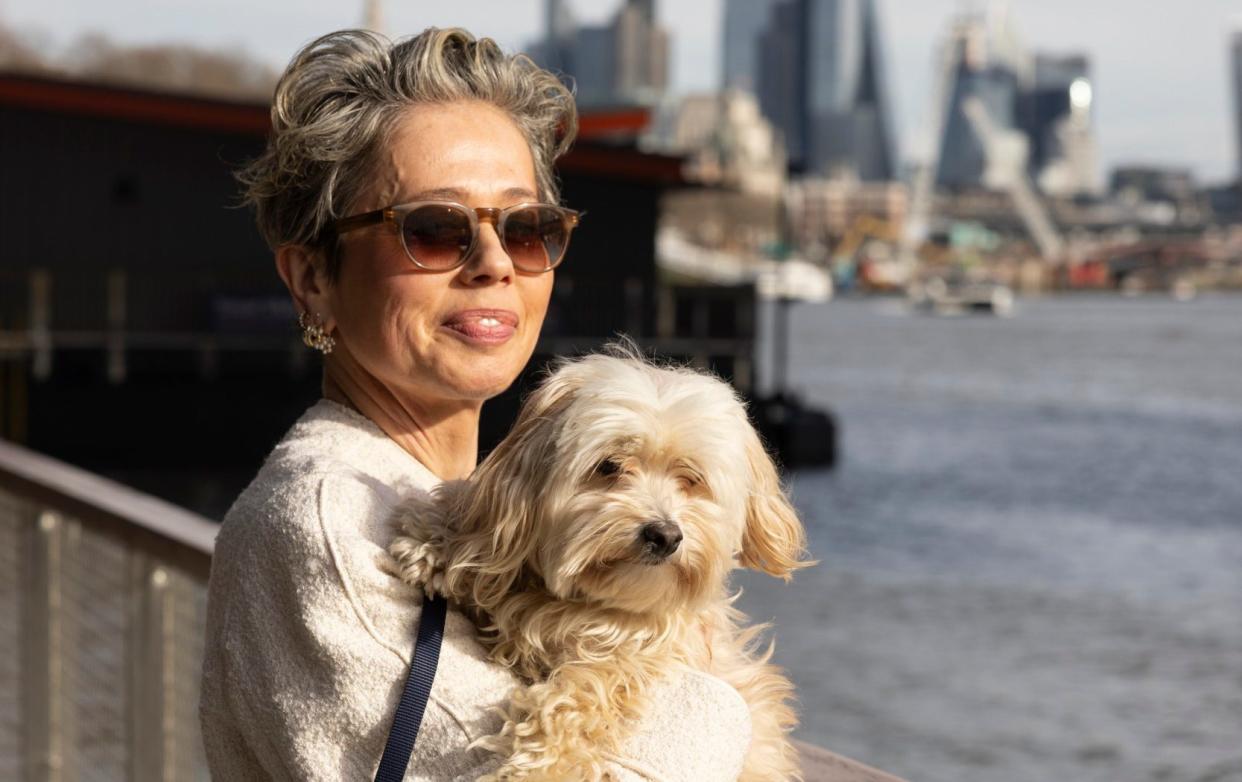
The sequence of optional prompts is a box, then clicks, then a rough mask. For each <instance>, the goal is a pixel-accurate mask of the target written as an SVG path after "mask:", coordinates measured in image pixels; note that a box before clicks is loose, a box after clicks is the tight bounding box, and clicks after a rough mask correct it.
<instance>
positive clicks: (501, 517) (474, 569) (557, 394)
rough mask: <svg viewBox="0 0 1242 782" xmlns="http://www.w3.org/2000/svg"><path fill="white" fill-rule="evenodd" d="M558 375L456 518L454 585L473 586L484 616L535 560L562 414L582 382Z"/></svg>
mask: <svg viewBox="0 0 1242 782" xmlns="http://www.w3.org/2000/svg"><path fill="white" fill-rule="evenodd" d="M565 374H566V373H564V372H559V373H557V374H555V375H552V376H551V377H549V378H548V379H547V380H546V381H545V382H544V383H543V384H542V385H540V386H539V388H538V389H536V390H535V392H534V393H533V394H532V395H531V396H530V397H529V398H527V400H526V401H525V402H524V403H523V405H522V409H521V411H520V412H519V413H518V418H517V421H515V422H514V424H513V428H512V429H511V430H510V431H509V434H508V435H507V436H506V437H505V438H504V439H503V440H502V441H501V442H500V444H499V445H497V446H496V449H495V450H493V451H492V452H491V453H490V454H489V455H488V457H487V458H486V459H484V460H483V463H482V464H480V465H479V467H478V469H477V470H475V473H474V475H473V476H472V477H471V479H470V480H469V481H468V482H467V484H466V485H467V486H468V487H469V488H468V489H467V490H466V491H465V492H463V493H462V495H461V496H460V497H459V498H458V505H457V507H456V508H454V509H452V510H451V511H450V512H451V514H452V515H453V516H454V517H455V518H456V519H457V522H456V529H457V532H458V534H457V535H456V536H454V537H455V542H454V551H453V554H452V556H451V557H450V559H451V560H452V561H453V563H454V564H453V566H452V569H451V572H450V573H449V575H448V578H449V579H450V580H456V579H458V578H460V579H468V580H469V582H470V586H469V589H470V591H471V594H472V597H473V598H474V600H475V602H476V604H477V605H478V606H479V607H480V608H483V609H484V610H487V609H489V608H490V607H491V606H494V605H495V604H496V603H497V602H498V601H499V600H500V599H501V598H503V597H504V596H505V595H506V594H507V593H509V592H510V591H511V590H512V589H513V586H514V583H515V582H516V581H517V580H518V579H519V578H520V577H521V576H522V574H523V571H524V569H525V567H526V565H527V564H528V563H529V562H531V561H532V557H533V555H534V551H535V547H536V545H537V542H538V541H537V539H536V535H535V525H536V524H537V522H538V513H539V508H540V507H541V502H540V497H541V495H542V494H543V493H544V490H545V487H546V486H547V484H548V481H549V480H552V479H554V476H553V475H552V473H553V471H554V470H553V464H552V460H553V459H554V448H555V438H556V434H557V431H558V423H559V419H560V414H559V413H560V411H561V410H563V409H564V407H565V406H566V405H568V404H569V402H570V400H571V398H572V396H573V391H574V389H575V388H576V387H577V383H575V382H573V379H572V378H570V377H565Z"/></svg>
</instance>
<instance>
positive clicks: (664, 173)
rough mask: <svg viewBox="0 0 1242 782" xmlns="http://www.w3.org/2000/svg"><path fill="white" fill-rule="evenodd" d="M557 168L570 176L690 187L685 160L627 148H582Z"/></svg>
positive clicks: (572, 152) (587, 146) (575, 149)
mask: <svg viewBox="0 0 1242 782" xmlns="http://www.w3.org/2000/svg"><path fill="white" fill-rule="evenodd" d="M557 168H559V169H561V170H562V171H565V172H567V173H573V174H576V173H584V174H599V175H602V176H605V177H608V178H610V179H621V180H631V181H636V182H649V183H652V184H659V185H684V184H686V178H685V176H684V175H683V173H682V159H681V158H679V157H671V156H669V155H653V154H651V153H647V152H640V151H638V150H636V149H627V148H625V147H608V146H602V145H594V144H582V145H578V146H575V147H573V148H572V149H570V150H569V152H568V153H567V154H566V155H565V156H564V157H563V158H561V159H560V161H559V162H558V163H557Z"/></svg>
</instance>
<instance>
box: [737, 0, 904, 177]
mask: <svg viewBox="0 0 1242 782" xmlns="http://www.w3.org/2000/svg"><path fill="white" fill-rule="evenodd" d="M757 66H758V70H759V78H758V83H759V88H760V92H759V94H760V97H761V101H762V106H763V109H764V113H765V114H766V115H767V116H768V118H769V119H770V120H771V121H772V122H773V123H774V124H775V125H777V126H778V127H779V128H780V129H781V130H782V132H783V133H784V134H785V141H786V145H787V148H788V150H789V156H790V160H791V162H793V163H795V164H798V163H800V165H801V167H802V168H803V169H805V170H808V171H812V172H815V173H820V174H830V175H831V174H841V173H845V174H851V175H854V176H857V177H858V178H860V179H864V180H885V179H892V178H893V176H894V174H895V172H896V161H895V160H894V151H893V138H892V128H891V119H890V117H889V103H888V95H887V84H886V80H885V72H884V63H883V51H882V48H881V33H880V26H879V17H878V11H877V8H876V0H783V2H779V3H777V4H775V5H774V6H773V7H772V9H771V14H770V15H769V19H768V24H767V27H766V28H765V30H764V31H763V32H762V33H761V34H760V43H759V47H758V55H757Z"/></svg>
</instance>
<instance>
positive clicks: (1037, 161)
mask: <svg viewBox="0 0 1242 782" xmlns="http://www.w3.org/2000/svg"><path fill="white" fill-rule="evenodd" d="M1090 70H1091V69H1090V63H1089V61H1088V59H1087V57H1086V55H1081V54H1079V55H1068V56H1051V55H1044V54H1039V55H1036V56H1035V73H1034V80H1033V83H1032V84H1031V86H1030V88H1029V89H1028V90H1025V91H1024V93H1023V96H1022V98H1021V103H1022V105H1021V108H1020V113H1021V115H1022V128H1023V130H1025V131H1026V133H1027V136H1028V138H1029V139H1030V162H1029V165H1028V168H1029V170H1030V172H1031V175H1032V176H1033V177H1034V178H1035V181H1036V182H1037V183H1038V184H1039V188H1040V189H1041V190H1043V191H1044V192H1045V193H1048V194H1049V195H1057V196H1070V195H1075V194H1078V193H1083V192H1089V191H1093V190H1096V189H1097V188H1098V181H1097V179H1098V178H1097V176H1096V154H1095V124H1094V122H1093V121H1092V111H1091V109H1092V104H1093V103H1094V99H1095V96H1094V90H1093V89H1092V84H1091V72H1090Z"/></svg>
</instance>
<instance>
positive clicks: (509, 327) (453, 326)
mask: <svg viewBox="0 0 1242 782" xmlns="http://www.w3.org/2000/svg"><path fill="white" fill-rule="evenodd" d="M517 325H518V316H517V313H516V312H511V311H510V310H462V311H461V312H455V313H453V314H452V315H450V316H449V318H448V320H446V321H444V327H445V328H447V329H449V330H450V331H452V332H454V333H455V334H458V335H460V336H462V337H464V338H465V339H466V340H468V341H470V342H478V343H482V344H488V345H498V344H500V343H502V342H507V341H508V340H509V338H510V337H512V336H513V334H514V332H515V331H517Z"/></svg>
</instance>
